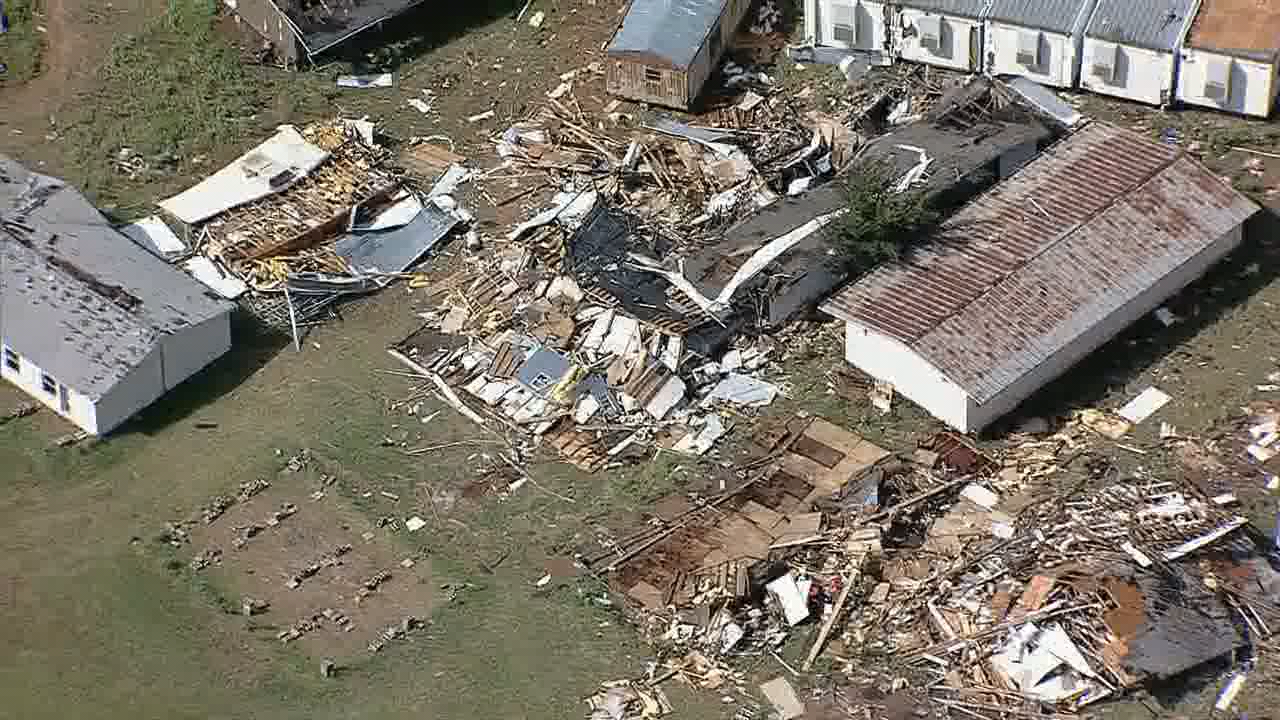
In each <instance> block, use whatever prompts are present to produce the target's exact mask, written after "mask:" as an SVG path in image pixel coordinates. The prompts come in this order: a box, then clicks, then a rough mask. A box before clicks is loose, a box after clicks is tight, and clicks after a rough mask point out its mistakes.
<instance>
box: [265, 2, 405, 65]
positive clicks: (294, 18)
mask: <svg viewBox="0 0 1280 720" xmlns="http://www.w3.org/2000/svg"><path fill="white" fill-rule="evenodd" d="M420 4H422V0H339V1H338V2H333V3H324V2H318V1H317V0H285V1H284V2H282V3H280V5H279V7H280V10H281V12H283V13H284V15H285V17H287V18H288V19H289V24H290V25H292V26H293V30H294V34H295V35H297V36H298V39H299V40H300V41H302V46H303V48H304V49H306V51H307V54H308V55H318V54H320V53H322V52H324V51H325V50H328V49H329V48H332V47H333V46H335V45H338V44H339V43H342V42H343V41H345V40H347V39H348V38H350V37H351V36H353V35H355V34H356V33H359V32H360V31H362V30H367V29H369V28H371V27H373V26H375V25H377V24H378V23H380V22H382V21H384V20H389V19H391V18H393V17H395V16H397V15H399V14H401V13H403V12H405V11H407V10H410V9H412V8H414V7H416V6H418V5H420Z"/></svg>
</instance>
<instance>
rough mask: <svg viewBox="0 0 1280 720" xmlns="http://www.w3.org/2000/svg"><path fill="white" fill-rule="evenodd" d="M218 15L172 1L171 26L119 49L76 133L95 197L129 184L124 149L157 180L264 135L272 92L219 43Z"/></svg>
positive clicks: (200, 3) (127, 39)
mask: <svg viewBox="0 0 1280 720" xmlns="http://www.w3.org/2000/svg"><path fill="white" fill-rule="evenodd" d="M216 12H217V6H216V4H215V2H214V0H171V1H170V3H169V7H168V10H167V12H166V13H165V14H164V15H163V16H161V17H159V18H156V19H154V20H152V21H151V22H150V23H149V24H147V25H146V26H145V27H144V28H142V30H141V31H140V32H138V33H136V34H131V35H123V36H121V37H119V38H117V39H116V40H115V42H114V44H113V45H112V48H111V51H110V53H109V55H108V57H107V60H106V62H105V63H104V65H103V66H102V67H101V68H100V70H99V72H98V83H97V88H96V91H95V92H94V93H93V96H92V98H90V101H89V102H86V103H85V104H84V105H83V107H84V108H85V111H84V113H83V115H82V116H81V117H79V118H77V122H75V124H74V126H73V128H72V137H71V144H72V145H73V146H74V147H75V151H74V152H75V155H76V158H75V160H76V164H77V165H78V166H79V167H80V169H81V171H82V173H83V175H84V177H83V178H82V179H83V184H84V185H85V186H86V187H87V189H89V190H90V191H96V192H98V193H99V194H100V195H107V196H114V195H115V194H116V193H115V192H114V191H116V190H117V186H118V185H119V184H120V179H121V178H122V177H124V176H123V175H122V174H121V173H120V171H119V170H118V169H117V168H116V167H115V164H114V163H115V159H116V157H117V155H118V154H119V153H120V151H121V150H123V149H125V148H128V149H129V150H131V151H133V152H136V153H139V154H141V155H142V156H143V157H144V158H145V159H146V161H147V163H148V165H149V167H150V168H151V170H150V171H149V174H154V175H156V176H159V175H165V174H170V173H172V172H173V171H175V170H182V169H187V168H190V167H191V164H192V162H193V160H194V159H195V158H197V156H199V155H203V154H207V153H210V152H212V151H213V150H214V149H215V148H218V147H227V146H230V147H236V146H237V145H240V144H243V143H242V141H243V140H245V139H246V138H248V137H251V136H252V135H254V134H255V133H257V132H258V131H259V130H260V127H259V125H260V123H259V122H258V121H257V119H256V117H255V113H256V112H257V109H258V107H259V105H260V104H261V102H262V101H263V99H264V97H265V95H264V86H263V84H262V83H261V82H259V81H257V80H256V79H255V77H254V76H253V74H252V72H251V70H250V69H249V68H247V67H246V66H245V65H243V64H242V63H241V61H240V57H239V55H238V53H237V52H236V50H235V49H234V48H232V47H231V46H229V45H227V44H226V43H225V42H223V40H222V39H221V38H219V37H218V36H216V35H215V33H214V26H213V23H214V19H215V17H216ZM143 179H145V178H143ZM112 199H114V198H112Z"/></svg>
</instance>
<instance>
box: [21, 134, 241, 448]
mask: <svg viewBox="0 0 1280 720" xmlns="http://www.w3.org/2000/svg"><path fill="white" fill-rule="evenodd" d="M233 307H234V306H233V305H232V304H231V303H229V302H227V301H225V300H223V299H221V298H220V297H219V296H217V295H216V294H214V293H213V291H212V290H209V289H208V288H206V287H205V286H204V285H201V284H200V283H199V282H197V281H196V280H194V279H193V278H191V277H189V276H188V275H186V274H185V273H183V272H182V271H180V270H178V269H177V268H175V267H174V266H172V265H170V264H169V263H167V262H165V261H164V260H161V259H160V258H159V257H157V256H155V255H152V254H151V253H150V252H148V251H147V250H145V249H143V248H142V247H141V246H140V245H138V244H136V243H134V242H133V241H132V240H130V239H129V238H127V237H125V236H124V235H122V234H121V233H119V232H117V231H116V230H115V228H113V227H112V226H111V225H110V224H109V223H108V222H107V219H106V218H104V217H103V216H102V214H101V213H99V212H98V210H97V209H96V208H94V207H93V205H91V204H90V203H89V201H88V200H86V199H85V198H84V197H83V196H82V195H80V193H78V192H76V191H75V190H74V189H72V188H70V187H68V186H67V185H66V184H64V183H63V182H62V181H61V180H57V179H55V178H51V177H47V176H44V175H39V174H36V173H32V172H30V171H28V170H27V169H26V168H24V167H22V166H21V165H19V164H18V163H16V162H13V161H12V160H9V159H8V158H5V157H3V156H0V377H3V378H4V379H5V380H8V381H9V382H12V383H13V384H15V385H17V386H18V387H20V388H22V389H23V390H24V391H26V392H27V393H29V394H30V395H31V396H32V397H34V398H36V399H37V400H39V401H40V402H42V403H44V404H45V405H47V406H48V407H49V408H51V409H52V410H53V411H54V412H56V413H58V414H59V415H61V416H63V417H65V418H67V419H68V420H70V421H71V422H73V423H75V424H76V425H78V426H80V428H82V429H83V430H85V431H87V432H90V433H94V434H103V433H106V432H108V431H110V430H112V429H113V428H115V427H117V426H119V425H120V424H121V423H122V422H124V421H125V420H126V419H128V418H129V417H130V416H132V415H133V414H134V413H136V412H138V411H139V410H141V409H142V408H144V407H146V406H147V405H150V404H151V403H152V402H153V401H155V400H156V399H157V398H159V397H160V396H161V395H163V394H164V393H165V392H167V391H168V390H170V389H171V388H173V387H174V386H176V385H177V384H178V383H180V382H182V381H183V380H185V379H187V378H188V377H190V376H191V375H193V374H195V373H196V372H197V371H198V370H200V369H201V368H203V367H205V366H206V365H208V364H209V363H210V362H213V360H215V359H216V358H218V357H219V356H221V355H222V354H223V353H225V352H226V351H227V350H228V349H230V347H231V310H232V308H233Z"/></svg>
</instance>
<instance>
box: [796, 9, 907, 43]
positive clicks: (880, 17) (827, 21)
mask: <svg viewBox="0 0 1280 720" xmlns="http://www.w3.org/2000/svg"><path fill="white" fill-rule="evenodd" d="M888 30H889V5H888V4H887V3H883V2H876V1H875V0H805V2H804V34H805V37H806V39H807V41H808V42H810V43H812V44H813V45H816V46H819V47H832V48H839V49H841V50H859V51H863V52H885V51H887V50H888V48H889V32H888Z"/></svg>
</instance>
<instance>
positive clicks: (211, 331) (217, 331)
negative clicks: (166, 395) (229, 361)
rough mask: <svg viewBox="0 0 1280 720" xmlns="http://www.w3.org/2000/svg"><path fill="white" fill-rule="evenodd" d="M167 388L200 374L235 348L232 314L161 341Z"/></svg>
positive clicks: (165, 385) (225, 314) (210, 320)
mask: <svg viewBox="0 0 1280 720" xmlns="http://www.w3.org/2000/svg"><path fill="white" fill-rule="evenodd" d="M160 348H161V350H162V351H163V355H162V356H161V357H162V358H163V363H164V389H165V390H170V389H172V388H173V387H174V386H175V385H177V384H178V383H180V382H182V381H183V380H186V379H187V378H189V377H191V376H192V375H194V374H196V373H197V372H199V371H200V370H201V369H202V368H204V366H206V365H208V364H209V363H211V362H213V361H214V360H216V359H218V358H219V357H222V355H223V354H225V353H226V352H227V351H228V350H230V349H231V313H223V314H222V315H219V316H218V317H214V318H210V319H208V320H206V321H204V322H203V323H201V324H199V325H196V326H194V327H189V328H186V329H185V330H183V331H182V332H180V333H175V334H173V335H168V336H166V337H165V338H164V339H162V340H161V343H160Z"/></svg>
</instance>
